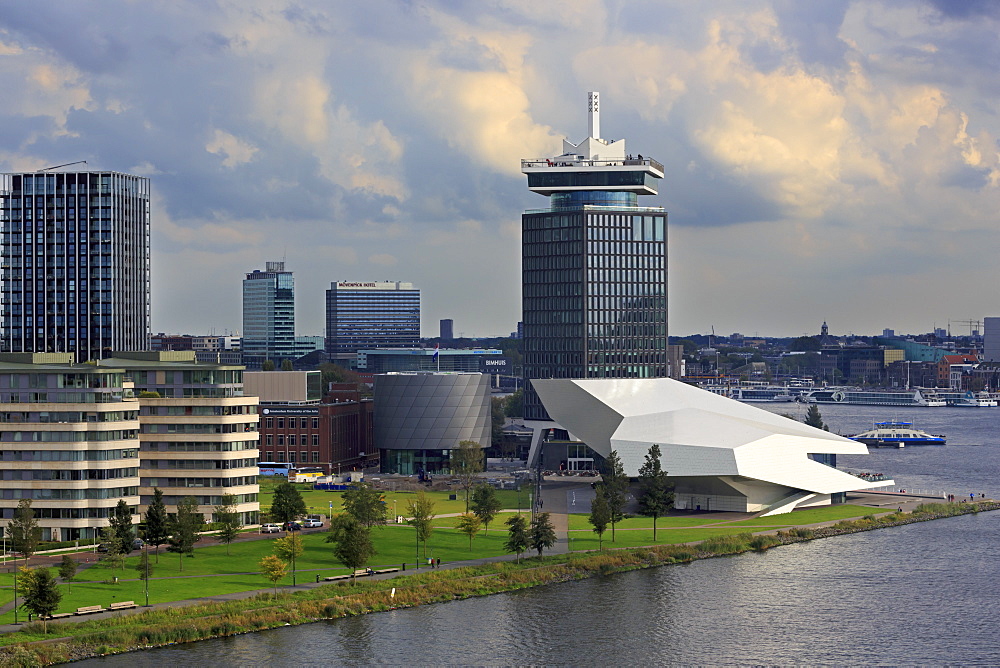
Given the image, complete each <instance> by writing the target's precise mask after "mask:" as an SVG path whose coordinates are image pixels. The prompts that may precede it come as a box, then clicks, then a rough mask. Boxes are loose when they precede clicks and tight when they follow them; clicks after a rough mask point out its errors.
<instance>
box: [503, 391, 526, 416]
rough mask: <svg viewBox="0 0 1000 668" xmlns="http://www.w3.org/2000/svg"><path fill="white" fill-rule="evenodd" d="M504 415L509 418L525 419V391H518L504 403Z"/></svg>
mask: <svg viewBox="0 0 1000 668" xmlns="http://www.w3.org/2000/svg"><path fill="white" fill-rule="evenodd" d="M504 415H506V416H507V417H509V418H519V417H524V389H518V390H516V391H514V393H513V394H511V395H510V396H508V397H507V399H506V400H505V401H504Z"/></svg>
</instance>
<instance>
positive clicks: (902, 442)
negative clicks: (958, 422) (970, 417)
mask: <svg viewBox="0 0 1000 668" xmlns="http://www.w3.org/2000/svg"><path fill="white" fill-rule="evenodd" d="M848 438H850V439H853V440H855V441H860V442H861V443H864V444H865V445H870V446H873V447H876V448H879V447H890V448H902V447H906V446H907V445H944V441H945V438H944V436H939V435H935V434H928V433H927V432H926V431H921V430H920V429H915V428H914V426H913V423H912V422H895V421H892V422H876V423H875V428H874V429H869V430H868V431H863V432H861V433H860V434H855V435H854V436H848Z"/></svg>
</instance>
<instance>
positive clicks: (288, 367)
mask: <svg viewBox="0 0 1000 668" xmlns="http://www.w3.org/2000/svg"><path fill="white" fill-rule="evenodd" d="M281 370H282V371H294V370H295V367H294V366H292V360H281Z"/></svg>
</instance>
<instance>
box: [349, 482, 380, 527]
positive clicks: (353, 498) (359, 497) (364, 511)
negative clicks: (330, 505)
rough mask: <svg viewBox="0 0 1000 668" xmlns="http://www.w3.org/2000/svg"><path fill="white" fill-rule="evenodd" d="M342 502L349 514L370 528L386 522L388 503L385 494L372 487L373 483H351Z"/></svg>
mask: <svg viewBox="0 0 1000 668" xmlns="http://www.w3.org/2000/svg"><path fill="white" fill-rule="evenodd" d="M341 502H342V503H343V506H344V510H345V511H346V512H347V514H349V515H351V516H352V517H353V518H354V519H356V520H357V521H358V522H360V523H361V524H363V525H365V526H366V527H368V528H369V529H371V528H372V527H374V526H381V525H383V524H385V523H386V516H387V515H388V513H389V507H388V506H387V505H386V502H385V495H384V494H382V492H379V491H378V490H376V489H375V488H374V487H372V484H371V483H368V482H353V483H351V484H350V485H348V486H347V491H345V492H344V494H343V496H342V498H341Z"/></svg>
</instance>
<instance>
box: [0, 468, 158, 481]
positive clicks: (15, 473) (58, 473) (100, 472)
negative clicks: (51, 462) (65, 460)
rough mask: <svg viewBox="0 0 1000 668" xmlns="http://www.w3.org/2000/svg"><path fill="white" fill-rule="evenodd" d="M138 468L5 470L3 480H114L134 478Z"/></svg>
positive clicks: (137, 473)
mask: <svg viewBox="0 0 1000 668" xmlns="http://www.w3.org/2000/svg"><path fill="white" fill-rule="evenodd" d="M138 475H139V469H138V468H124V469H83V470H77V469H43V470H38V469H5V470H4V471H3V479H4V480H114V479H116V478H135V477H137V476H138Z"/></svg>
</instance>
